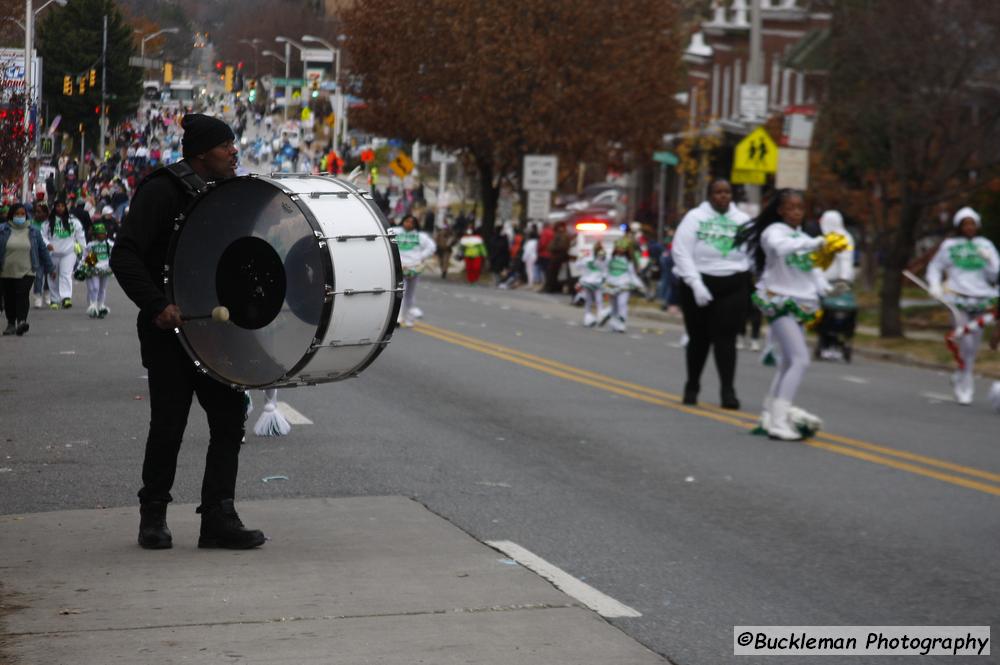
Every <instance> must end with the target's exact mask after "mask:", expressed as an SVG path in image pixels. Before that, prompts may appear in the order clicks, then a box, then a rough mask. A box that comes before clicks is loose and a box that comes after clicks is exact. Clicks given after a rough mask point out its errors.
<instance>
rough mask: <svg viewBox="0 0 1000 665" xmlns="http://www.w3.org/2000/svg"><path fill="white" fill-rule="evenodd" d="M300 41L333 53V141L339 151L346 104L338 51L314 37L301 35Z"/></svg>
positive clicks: (323, 40)
mask: <svg viewBox="0 0 1000 665" xmlns="http://www.w3.org/2000/svg"><path fill="white" fill-rule="evenodd" d="M302 41H304V42H316V43H318V44H322V45H323V46H325V47H326V48H327V49H329V50H330V52H331V53H333V57H334V68H333V83H334V85H335V87H336V90H335V97H334V103H333V113H334V115H333V140H334V146H335V147H336V148H337V149H338V150H339V149H340V144H341V128H343V127H345V126H346V124H345V121H346V118H344V117H343V116H344V109H345V108H346V106H347V105H346V104H344V99H343V92H342V91H341V89H340V49H339V48H337V47H336V46H334V45H333V44H331V43H330V42H328V41H326V40H325V39H323V38H321V37H316V36H315V35H302Z"/></svg>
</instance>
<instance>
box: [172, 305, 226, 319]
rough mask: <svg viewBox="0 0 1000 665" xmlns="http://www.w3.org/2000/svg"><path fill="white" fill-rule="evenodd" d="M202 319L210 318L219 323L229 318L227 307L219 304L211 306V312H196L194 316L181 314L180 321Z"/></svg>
mask: <svg viewBox="0 0 1000 665" xmlns="http://www.w3.org/2000/svg"><path fill="white" fill-rule="evenodd" d="M202 319H212V320H213V321H218V322H219V323H225V322H226V321H228V320H229V308H228V307H224V306H222V305H219V306H218V307H213V308H212V313H211V314H198V315H195V316H191V315H188V314H183V315H181V320H182V321H199V320H202Z"/></svg>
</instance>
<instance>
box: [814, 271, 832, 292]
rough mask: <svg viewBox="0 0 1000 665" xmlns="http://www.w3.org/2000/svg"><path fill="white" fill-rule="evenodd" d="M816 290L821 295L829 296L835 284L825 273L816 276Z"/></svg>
mask: <svg viewBox="0 0 1000 665" xmlns="http://www.w3.org/2000/svg"><path fill="white" fill-rule="evenodd" d="M816 290H817V291H819V294H820V295H821V296H828V295H830V294H831V293H833V284H831V283H830V280H828V279H827V278H826V277H825V276H824V275H817V276H816Z"/></svg>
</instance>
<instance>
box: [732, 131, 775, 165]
mask: <svg viewBox="0 0 1000 665" xmlns="http://www.w3.org/2000/svg"><path fill="white" fill-rule="evenodd" d="M777 170H778V146H776V145H775V144H774V141H772V140H771V137H770V135H768V133H767V131H765V129H764V128H763V127H758V128H757V129H755V130H753V131H752V132H750V133H749V134H748V135H747V136H746V138H744V139H743V140H742V141H740V142H739V143H737V144H736V151H735V153H734V155H733V171H760V172H762V173H775V172H776V171H777Z"/></svg>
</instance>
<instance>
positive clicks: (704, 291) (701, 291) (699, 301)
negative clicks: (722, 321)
mask: <svg viewBox="0 0 1000 665" xmlns="http://www.w3.org/2000/svg"><path fill="white" fill-rule="evenodd" d="M691 290H692V291H694V302H695V304H696V305H698V307H705V306H706V305H708V303H710V302H712V300H713V298H712V292H711V291H709V290H708V287H707V286H705V284H704V282H702V281H700V280H699V281H697V282H695V283H694V284H692V285H691Z"/></svg>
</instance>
